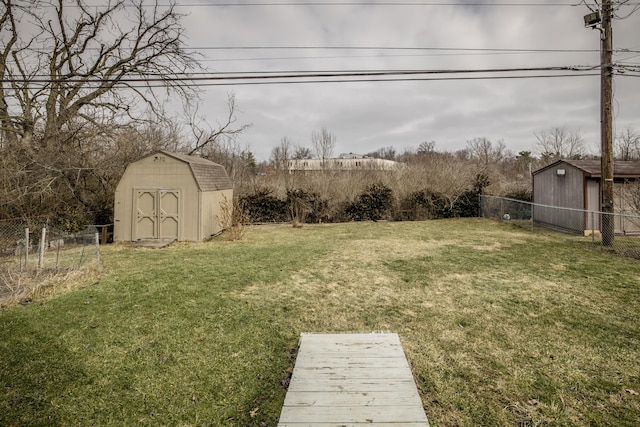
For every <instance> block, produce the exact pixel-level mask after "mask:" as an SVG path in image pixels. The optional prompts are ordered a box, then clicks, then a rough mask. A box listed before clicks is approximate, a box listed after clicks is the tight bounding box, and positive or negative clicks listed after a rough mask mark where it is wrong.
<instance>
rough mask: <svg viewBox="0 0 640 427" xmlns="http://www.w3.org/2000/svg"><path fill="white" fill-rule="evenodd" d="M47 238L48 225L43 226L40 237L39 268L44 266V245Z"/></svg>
mask: <svg viewBox="0 0 640 427" xmlns="http://www.w3.org/2000/svg"><path fill="white" fill-rule="evenodd" d="M46 238H47V227H42V237H41V238H40V253H39V254H38V269H42V268H43V267H44V245H45V240H46Z"/></svg>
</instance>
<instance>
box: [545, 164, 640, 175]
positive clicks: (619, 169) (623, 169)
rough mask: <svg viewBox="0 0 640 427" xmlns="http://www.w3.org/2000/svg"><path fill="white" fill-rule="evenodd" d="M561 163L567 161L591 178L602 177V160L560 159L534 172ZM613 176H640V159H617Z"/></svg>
mask: <svg viewBox="0 0 640 427" xmlns="http://www.w3.org/2000/svg"><path fill="white" fill-rule="evenodd" d="M560 163H566V164H568V165H571V166H573V167H575V168H577V169H580V170H581V171H582V172H584V173H585V175H587V176H589V177H591V178H600V177H601V176H602V174H601V173H600V160H558V161H557V162H554V163H552V164H550V165H548V166H545V167H544V168H541V169H538V170H537V171H535V172H533V174H534V175H535V174H537V173H540V172H542V171H543V170H546V169H548V168H551V167H555V166H558V165H559V164H560ZM613 176H614V177H615V178H640V161H629V160H627V161H622V160H615V161H614V162H613Z"/></svg>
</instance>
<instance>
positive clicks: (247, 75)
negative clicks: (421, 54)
mask: <svg viewBox="0 0 640 427" xmlns="http://www.w3.org/2000/svg"><path fill="white" fill-rule="evenodd" d="M597 68H599V66H588V65H582V66H555V67H527V68H490V69H478V70H468V69H467V70H325V71H262V72H249V71H236V72H227V73H176V74H177V75H175V76H171V77H164V76H163V75H160V74H153V76H157V77H127V78H122V79H100V78H99V77H96V78H94V79H90V80H87V78H88V77H89V78H90V77H92V76H73V77H68V78H58V79H55V78H44V77H42V78H40V77H38V78H13V79H3V80H0V83H33V84H38V83H40V84H52V83H114V82H122V83H140V82H172V83H173V82H194V81H202V80H258V79H296V78H301V77H306V78H308V77H315V78H332V77H367V76H378V77H380V76H409V75H421V74H423V75H426V74H470V73H476V74H477V73H483V74H486V73H522V72H541V71H566V72H585V71H592V70H594V69H597ZM179 75H183V76H184V77H180V76H179Z"/></svg>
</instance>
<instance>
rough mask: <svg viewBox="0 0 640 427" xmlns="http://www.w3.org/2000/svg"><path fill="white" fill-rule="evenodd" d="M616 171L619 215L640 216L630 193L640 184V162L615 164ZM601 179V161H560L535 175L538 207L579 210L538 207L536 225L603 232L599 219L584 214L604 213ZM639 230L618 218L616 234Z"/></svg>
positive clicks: (535, 199)
mask: <svg viewBox="0 0 640 427" xmlns="http://www.w3.org/2000/svg"><path fill="white" fill-rule="evenodd" d="M613 169H614V172H613V175H614V193H615V199H614V208H615V211H616V213H627V214H632V215H639V214H640V213H638V207H637V206H633V204H632V203H630V200H631V197H630V193H631V191H632V188H637V183H638V182H639V180H640V162H638V161H615V162H614V168H613ZM601 177H602V174H601V173H600V160H558V161H556V162H555V163H552V164H550V165H548V166H545V167H544V168H541V169H538V170H537V171H535V172H533V202H534V203H535V204H540V205H547V206H555V207H561V208H569V209H576V210H577V211H572V210H558V209H548V208H543V207H539V206H535V208H534V213H533V219H534V221H536V222H538V223H542V224H546V225H549V226H552V227H556V228H560V229H565V230H571V231H576V232H583V231H589V230H592V229H595V230H600V218H599V216H598V215H589V214H586V213H585V212H581V211H600V210H601V209H600V205H601V203H600V200H601V187H600V181H601ZM592 221H593V223H592ZM629 227H631V228H632V229H630V228H629ZM637 228H638V226H637V225H633V224H629V223H628V222H627V223H625V222H624V221H623V220H621V218H619V217H617V218H616V221H615V231H616V233H626V232H631V231H633V232H637V231H638V230H637Z"/></svg>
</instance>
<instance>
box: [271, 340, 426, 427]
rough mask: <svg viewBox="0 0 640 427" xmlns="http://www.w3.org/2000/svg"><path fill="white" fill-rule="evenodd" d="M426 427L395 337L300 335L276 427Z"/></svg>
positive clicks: (422, 411) (420, 406)
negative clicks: (362, 426) (296, 354)
mask: <svg viewBox="0 0 640 427" xmlns="http://www.w3.org/2000/svg"><path fill="white" fill-rule="evenodd" d="M349 425H352V426H359V425H367V426H378V427H390V426H401V425H402V426H413V427H418V426H420V427H428V425H429V423H428V421H427V417H426V415H425V413H424V409H423V407H422V402H421V400H420V396H419V394H418V391H417V388H416V386H415V382H414V380H413V376H412V374H411V369H410V368H409V364H408V362H407V359H406V357H405V354H404V351H403V350H402V345H401V344H400V338H399V337H398V335H397V334H392V333H373V334H302V335H301V337H300V348H299V351H298V356H297V360H296V365H295V368H294V372H293V375H292V378H291V383H290V385H289V389H288V391H287V396H286V398H285V402H284V405H283V408H282V413H281V415H280V422H279V424H278V426H279V427H294V426H295V427H301V426H323V427H328V426H349Z"/></svg>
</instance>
